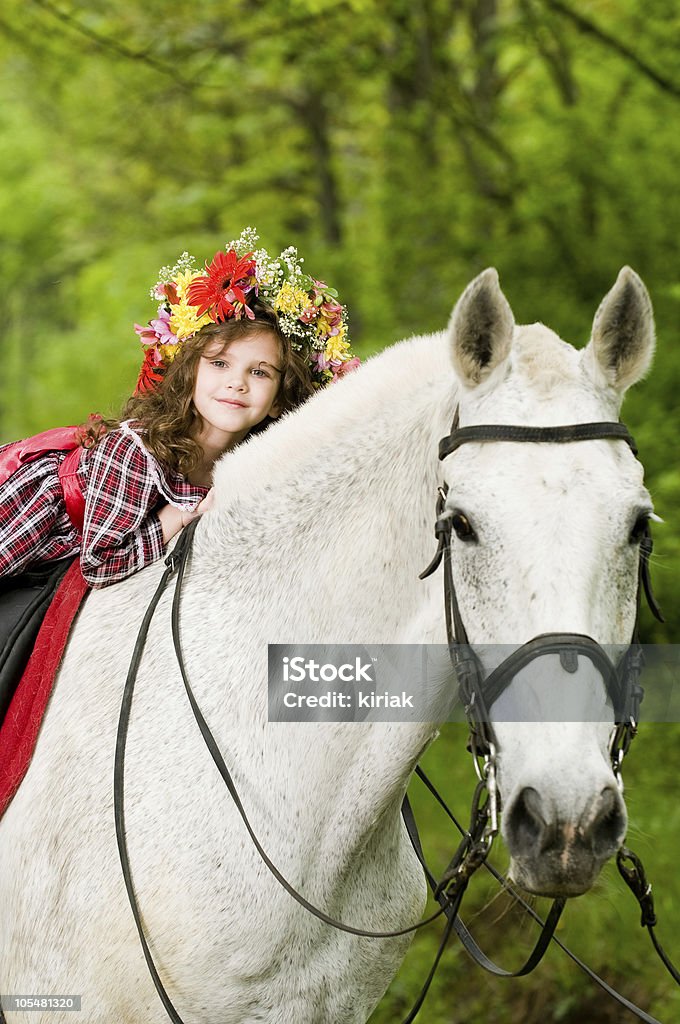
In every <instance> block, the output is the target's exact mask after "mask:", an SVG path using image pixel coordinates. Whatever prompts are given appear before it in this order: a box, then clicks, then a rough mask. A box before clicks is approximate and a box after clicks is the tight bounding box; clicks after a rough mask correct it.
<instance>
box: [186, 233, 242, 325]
mask: <svg viewBox="0 0 680 1024" xmlns="http://www.w3.org/2000/svg"><path fill="white" fill-rule="evenodd" d="M205 269H206V273H205V274H202V275H201V277H197V278H195V279H194V280H193V281H192V282H191V284H190V285H189V291H188V293H187V301H188V302H189V304H190V305H191V306H198V310H197V312H196V316H202V315H203V314H204V313H208V315H209V316H210V318H211V319H212V320H214V321H215V322H217V321H219V320H228V319H229V318H230V317H232V316H234V317H240V316H242V315H243V313H245V315H246V316H247V317H249V318H250V319H252V318H253V316H254V314H253V312H252V310H250V309H249V308H248V306H247V302H246V299H247V295H248V292H250V291H252V289H253V288H254V286H255V283H256V282H255V260H254V259H253V254H252V252H249V253H246V255H245V256H243V257H242V258H241V259H239V258H238V256H237V255H236V253H235V252H234V250H233V249H230V250H229V252H223V251H222V250H220V251H219V252H216V253H215V256H214V257H213V261H212V263H211V264H210V265H209V266H208V265H207V264H206V268H205Z"/></svg>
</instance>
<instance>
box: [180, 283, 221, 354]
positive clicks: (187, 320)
mask: <svg viewBox="0 0 680 1024" xmlns="http://www.w3.org/2000/svg"><path fill="white" fill-rule="evenodd" d="M185 284H186V282H185ZM197 308H198V307H196V306H190V305H189V304H188V302H187V300H186V298H182V299H180V301H179V302H177V303H176V304H175V305H174V306H171V307H170V330H171V331H172V333H173V334H176V335H177V337H178V338H179V340H180V341H184V339H185V338H188V337H189V336H190V335H192V334H195V333H196V331H200V329H201V327H204V326H205V325H206V324H209V323H212V319H211V317H209V316H208V314H207V313H204V314H203V316H199V317H197V316H196V309H197Z"/></svg>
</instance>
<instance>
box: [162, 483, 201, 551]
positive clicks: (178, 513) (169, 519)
mask: <svg viewBox="0 0 680 1024" xmlns="http://www.w3.org/2000/svg"><path fill="white" fill-rule="evenodd" d="M213 504H214V499H213V489H212V487H211V488H210V490H209V491H208V493H207V494H206V496H205V498H203V499H202V500H201V501H200V502H199V503H198V505H197V506H196V508H194V509H192V510H191V511H190V512H183V511H182V510H181V509H179V508H175V507H174V506H173V505H164V506H163V508H162V509H161V510H160V512H159V513H158V518H159V519H160V521H161V529H162V531H163V543H164V544H167V543H168V541H169V540H170V539H171V538H172V537H174V536H175V534H176V533H179V531H180V530H182V529H184V527H185V526H188V525H189V523H191V522H193V520H194V519H198V517H199V516H202V515H203V513H204V512H207V511H208V510H209V509H211V508H212V507H213Z"/></svg>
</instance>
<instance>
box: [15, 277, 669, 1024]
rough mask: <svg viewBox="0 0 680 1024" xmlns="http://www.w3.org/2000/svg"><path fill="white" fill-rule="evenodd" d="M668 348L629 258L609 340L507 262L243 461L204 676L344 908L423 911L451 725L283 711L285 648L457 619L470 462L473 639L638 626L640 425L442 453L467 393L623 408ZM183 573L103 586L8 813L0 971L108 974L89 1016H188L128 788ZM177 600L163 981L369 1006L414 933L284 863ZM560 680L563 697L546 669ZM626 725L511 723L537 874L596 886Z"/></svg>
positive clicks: (503, 742) (162, 675)
mask: <svg viewBox="0 0 680 1024" xmlns="http://www.w3.org/2000/svg"><path fill="white" fill-rule="evenodd" d="M653 344H654V340H653V319H652V312H651V305H650V302H649V297H648V295H647V292H646V290H645V288H644V285H643V284H642V282H641V281H640V280H639V278H638V277H637V276H636V275H635V274H634V273H633V272H632V271H631V270H629V269H627V268H626V269H624V270H623V271H621V273H620V275H619V277H618V279H617V282H616V284H615V285H614V287H613V288H612V290H611V291H610V292H609V294H608V295H607V296H606V298H605V299H604V300H603V303H602V305H601V307H600V309H599V311H598V313H597V316H596V317H595V321H594V326H593V333H592V339H591V341H590V343H589V344H588V346H587V347H586V348H585V349H584V350H583V351H581V352H579V351H576V350H575V349H573V348H572V347H571V346H569V345H567V344H566V343H564V342H562V341H560V339H559V338H558V337H557V336H556V335H555V334H554V333H553V332H552V331H550V330H549V329H548V328H546V327H544V326H542V325H540V324H534V325H532V326H525V327H516V326H515V324H514V320H513V316H512V313H511V310H510V307H509V305H508V303H507V301H506V299H505V297H504V296H503V294H502V292H501V290H500V288H499V285H498V278H497V275H496V273H495V271H491V270H489V271H485V272H484V273H483V274H481V275H480V276H479V277H477V278H476V279H475V280H474V281H473V282H472V283H471V284H470V285H469V287H468V288H467V290H466V291H465V292H464V294H463V295H462V297H461V298H460V300H459V302H458V304H457V305H456V308H455V310H454V313H453V316H452V320H451V324H450V326H449V328H448V330H446V331H443V332H441V333H438V334H434V335H431V336H423V337H415V338H412V339H410V340H408V341H405V342H402V343H400V344H398V345H395V346H394V347H392V348H390V349H388V350H387V351H385V352H383V353H382V354H380V355H378V356H376V357H375V358H373V359H371V360H369V361H368V362H367V363H366V365H365V366H363V367H362V368H361V369H360V370H359V371H358V372H357V373H355V374H354V375H352V376H350V377H348V378H347V379H346V380H344V381H343V382H341V383H340V384H338V385H337V386H335V387H333V388H331V389H330V390H328V391H326V392H323V393H320V394H319V395H317V396H316V397H315V398H313V399H312V400H311V401H310V402H309V403H308V404H307V405H305V406H304V407H302V408H301V409H300V410H299V411H298V412H296V413H295V414H294V415H291V416H289V417H287V418H285V419H284V420H283V421H282V422H281V423H279V424H278V425H276V426H275V427H274V428H272V429H271V430H269V431H268V432H267V433H265V434H264V435H262V436H261V437H256V438H254V439H253V440H251V441H250V442H249V443H248V444H246V445H244V446H242V447H241V448H239V449H238V450H237V451H235V452H234V453H232V454H229V455H228V456H225V457H224V458H223V459H222V460H221V462H220V464H219V465H218V467H217V469H216V474H215V491H216V507H215V509H214V511H212V512H210V513H208V514H206V515H205V516H204V517H203V519H202V520H201V522H200V525H199V528H198V530H197V533H196V536H195V542H194V552H193V555H192V559H191V564H190V569H189V572H188V576H187V580H186V583H185V588H184V596H183V603H182V626H181V628H182V638H183V645H184V651H185V660H186V664H187V666H188V672H189V676H190V679H191V682H192V686H193V688H194V692H195V694H196V696H197V698H198V701H199V703H200V705H201V707H202V709H203V713H204V715H205V717H206V718H207V720H208V722H209V724H210V726H211V728H212V730H213V732H214V734H215V736H216V737H217V740H218V743H219V746H220V749H221V751H222V752H223V756H224V758H225V760H226V762H227V764H228V765H229V767H230V769H231V770H232V772H233V775H234V778H235V781H236V784H237V786H238V788H239V790H240V794H241V799H242V801H243V803H244V805H245V807H246V809H247V813H248V815H249V817H250V820H251V822H252V824H253V826H254V829H255V832H256V833H257V835H258V836H259V838H260V840H261V841H262V843H263V845H264V847H265V849H266V850H267V851H268V853H269V855H270V856H271V857H272V859H273V860H274V862H275V863H276V864H277V865H278V867H279V869H280V870H281V871H282V872H283V874H284V875H285V876H286V877H287V878H288V879H289V880H290V881H291V883H292V884H293V885H295V886H296V888H297V889H298V890H300V891H301V892H302V893H303V894H304V896H305V897H306V898H307V899H308V900H310V901H311V902H313V903H314V904H316V906H318V907H321V908H323V909H324V910H325V911H326V912H327V913H329V914H331V915H333V916H334V917H336V918H339V919H340V920H342V921H344V922H346V923H348V924H351V925H354V926H357V927H363V928H367V929H372V930H389V929H396V928H400V927H403V926H406V925H408V924H411V923H412V922H414V921H417V920H418V919H419V915H420V914H421V911H422V909H423V906H424V902H425V884H424V880H423V874H422V871H421V869H420V867H419V865H418V862H417V860H416V857H415V855H414V852H413V850H412V847H411V844H410V842H409V840H408V838H407V836H406V833H405V829H404V826H403V824H402V820H401V817H400V807H401V802H402V797H403V794H404V791H405V789H406V787H407V785H408V783H409V780H410V778H411V775H412V773H413V770H414V766H415V765H416V762H417V761H418V758H419V757H420V755H421V754H422V753H423V751H424V749H425V748H426V747H427V746H428V745H429V744H430V743H431V742H432V740H433V739H434V738H435V736H436V729H435V727H434V726H433V725H432V724H428V723H423V724H417V723H415V724H414V723H411V724H394V723H382V724H379V723H369V724H352V723H341V724H337V723H336V724H334V723H331V722H328V723H323V724H316V725H310V724H280V723H279V724H273V723H268V720H267V687H266V678H267V644H268V643H273V642H300V643H320V642H334V643H403V642H407V641H408V642H437V643H441V642H445V631H444V612H443V598H442V582H441V569H440V570H439V571H438V572H436V573H435V574H434V575H433V576H432V577H431V578H429V579H427V580H425V581H422V582H421V581H419V580H418V574H419V572H420V571H421V570H422V569H423V567H424V566H425V565H426V564H427V562H428V561H429V559H430V557H431V555H432V549H433V544H434V538H433V533H432V527H433V510H434V501H435V498H436V492H437V486H438V485H439V484H441V483H442V481H446V483H447V484H448V486H449V491H448V506H449V507H455V508H456V509H458V510H461V511H462V512H463V513H464V514H465V516H467V518H468V520H469V521H470V523H471V524H472V527H473V529H474V534H475V538H476V539H475V540H474V541H473V542H472V543H465V542H462V541H459V540H458V539H457V538H455V537H454V542H453V544H454V548H453V572H454V576H455V582H456V587H457V591H458V597H459V602H460V607H461V611H462V615H463V619H464V621H465V623H466V625H467V629H468V633H469V638H470V641H471V642H472V643H509V644H513V645H517V644H520V643H523V642H524V641H526V640H528V639H530V638H531V637H533V636H535V635H537V634H541V633H545V632H555V631H570V632H575V633H583V634H587V635H589V636H591V637H593V638H594V639H595V640H597V641H598V642H600V643H602V644H609V643H626V642H628V641H629V639H630V634H631V630H632V626H633V622H634V619H635V598H636V583H637V559H638V551H637V547H636V545H635V543H634V542H631V533H632V531H633V527H634V524H635V523H636V521H638V520H639V519H640V517H641V516H642V517H644V516H646V515H648V514H649V512H650V510H651V502H650V498H649V495H648V493H647V492H646V491H645V489H644V487H643V483H642V468H641V466H640V465H639V463H638V462H636V460H635V459H634V457H633V455H632V454H631V452H630V451H629V449H628V446H627V445H625V444H622V443H621V442H620V441H615V440H591V441H587V442H580V443H578V444H559V445H552V444H546V445H536V444H512V443H502V444H494V443H490V444H474V443H471V444H468V445H466V446H465V447H463V448H461V449H460V451H457V452H455V453H454V454H452V455H451V456H449V457H448V458H446V459H445V460H444V461H443V463H439V462H438V458H437V443H438V441H439V439H440V437H442V435H445V434H447V433H448V431H449V427H450V424H451V419H452V415H453V413H454V410H455V408H456V407H459V410H460V423H461V425H468V424H476V423H483V422H492V423H504V424H505V423H507V424H529V425H534V426H545V425H555V424H565V423H576V422H588V421H595V420H615V419H617V417H618V412H619V407H620V403H621V400H622V396H623V393H624V391H625V390H626V389H627V388H628V387H629V386H630V385H631V384H633V383H634V382H635V381H637V380H638V379H639V378H640V377H641V376H642V374H644V373H645V371H646V370H647V369H648V366H649V364H650V361H651V357H652V351H653ZM161 569H162V566H161V565H156V566H154V567H151V568H149V569H148V570H145V571H144V572H142V573H140V574H138V575H136V576H134V577H132V578H131V579H129V580H127V581H125V582H123V583H121V584H120V585H118V586H115V587H110V588H109V589H105V590H102V591H98V592H95V593H93V594H91V596H90V597H89V598H88V600H87V603H86V605H85V607H84V609H83V610H82V612H81V615H80V618H79V620H78V622H77V625H76V628H75V630H74V633H73V637H72V639H71V641H70V643H69V645H68V650H67V653H66V656H65V659H64V662H63V665H62V668H61V671H60V673H59V678H58V680H57V683H56V689H55V692H54V694H53V697H52V700H51V703H50V705H49V709H48V712H47V716H46V719H45V722H44V725H43V728H42V732H41V735H40V740H39V743H38V747H37V750H36V753H35V756H34V759H33V762H32V764H31V767H30V769H29V772H28V774H27V776H26V779H25V781H24V782H23V784H22V786H21V788H20V790H19V792H18V794H17V796H16V797H15V799H14V801H13V803H12V804H11V805H10V807H9V809H8V811H7V813H6V815H5V817H4V819H3V820H2V822H1V824H0V906H1V907H2V911H1V914H0V928H1V930H2V931H1V936H0V991H2V992H4V993H16V994H27V993H42V994H48V995H50V994H53V995H55V994H64V993H69V994H80V995H82V1006H83V1010H82V1017H81V1019H82V1020H84V1021H87V1022H88V1024H112V1022H113V1021H116V1022H117V1024H133V1022H134V1024H162V1022H164V1021H166V1020H167V1017H166V1013H165V1011H164V1009H163V1007H162V1005H161V1003H160V1001H159V999H158V996H157V994H156V992H155V990H154V988H153V985H152V982H151V980H150V977H149V974H148V972H147V969H146V966H145V963H144V960H143V957H142V952H141V948H140V944H139V940H138V937H137V934H136V932H135V929H134V925H133V920H132V916H131V912H130V907H129V905H128V900H127V896H126V893H125V889H124V886H123V881H122V877H121V870H120V864H119V860H118V854H117V850H116V841H115V836H114V821H113V800H112V774H113V758H114V740H115V731H116V724H117V716H118V710H119V704H120V699H121V691H122V685H123V680H124V677H125V672H126V667H127V664H128V661H129V658H130V654H131V649H132V646H133V641H134V636H135V634H136V630H137V625H138V622H139V619H140V617H141V614H142V610H143V608H144V607H145V606H146V604H147V602H148V599H149V597H150V595H151V593H152V592H153V590H154V588H155V586H156V584H157V580H158V578H159V575H160V573H161ZM169 608H170V597H169V596H167V595H166V597H165V598H164V599H163V600H162V602H161V604H160V606H159V609H158V611H157V613H156V616H155V618H154V621H153V623H152V628H151V632H150V636H149V640H148V644H147V649H146V653H145V655H144V658H143V662H142V665H141V669H140V672H139V678H138V683H137V690H136V694H135V700H134V705H133V712H132V720H131V726H130V734H129V739H128V747H127V758H126V768H125V778H126V806H127V831H128V844H129V850H130V861H131V867H132V874H133V877H134V882H135V887H136V891H137V894H138V898H139V903H140V906H141V912H142V915H143V920H144V925H145V929H146V932H147V934H148V936H149V940H150V945H151V949H152V952H153V954H154V957H155V961H156V963H157V966H158V969H159V972H160V975H161V978H162V979H163V982H164V984H165V986H166V988H167V990H168V992H169V994H170V997H171V998H172V1000H173V1001H174V1003H175V1006H176V1007H177V1009H178V1011H179V1013H180V1014H181V1015H182V1017H183V1019H184V1020H185V1021H186V1022H187V1024H197V1022H201V1024H218V1022H219V1024H255V1022H267V1024H275V1022H276V1024H359V1022H364V1021H366V1019H367V1018H368V1017H369V1015H370V1013H371V1011H372V1009H373V1008H374V1007H375V1005H376V1004H377V1002H378V1001H379V999H380V997H381V996H382V995H383V993H384V992H385V989H386V988H387V986H388V984H389V982H390V980H391V979H392V977H393V976H394V974H395V972H396V970H397V968H398V966H399V964H400V962H401V961H402V959H403V957H404V955H405V952H406V949H407V947H408V944H409V938H408V937H406V938H402V939H382V940H379V939H369V938H357V937H354V936H351V935H348V934H345V933H342V932H339V931H337V930H335V929H333V928H331V927H328V926H327V925H325V924H322V923H321V922H320V921H318V920H317V919H316V918H314V917H312V916H311V915H310V914H308V913H307V912H306V911H305V910H303V909H302V908H301V907H300V906H298V905H297V904H296V903H295V902H293V900H292V899H291V898H290V896H289V895H288V894H287V893H286V892H285V891H284V890H283V889H282V888H281V886H280V885H279V884H278V883H277V882H276V881H275V880H274V879H273V878H272V876H271V874H270V873H269V872H268V871H267V869H266V867H265V866H264V864H263V863H262V861H261V859H260V858H259V856H258V854H257V853H256V851H255V849H254V847H253V844H252V842H251V841H250V839H249V838H248V835H247V833H246V831H245V828H244V826H243V823H242V821H241V819H240V818H239V817H238V815H237V813H236V811H235V808H234V805H233V803H232V801H231V799H230V797H229V796H228V794H227V792H226V790H225V788H224V786H223V784H222V781H221V779H220V778H219V776H218V773H217V771H216V770H215V767H214V764H213V762H212V760H211V758H210V756H209V754H208V752H207V750H206V748H205V746H204V744H203V742H202V740H201V738H200V736H199V733H198V730H197V728H196V724H195V721H194V719H193V717H192V714H191V711H190V709H189V706H188V703H187V699H186V694H185V692H184V688H183V685H182V682H181V679H180V676H179V673H178V668H177V664H176V660H175V655H174V653H173V648H172V642H171V637H170V624H169ZM585 662H586V659H580V660H579V665H580V668H579V669H578V671H577V673H576V674H575V675H569V676H568V677H567V676H565V677H564V678H560V679H554V680H552V683H551V680H549V679H548V680H544V686H543V689H545V688H549V687H550V686H551V685H553V684H554V685H563V684H564V683H565V680H568V685H569V686H570V687H571V688H572V690H573V691H575V692H579V693H581V694H582V700H583V703H584V707H585V706H586V704H587V702H588V701H589V700H590V699H591V698H590V692H591V690H592V689H593V687H594V688H595V689H597V690H598V697H599V699H600V700H601V702H602V701H603V700H604V697H603V692H602V689H603V688H602V681H601V679H600V678H599V677H596V676H595V675H594V674H593V673H592V672H591V671H589V668H588V666H587V665H586V664H585ZM511 689H512V688H511ZM503 699H504V698H501V699H500V700H499V702H498V710H497V715H498V717H500V718H502V710H503V708H502V705H503ZM532 699H533V700H535V701H537V702H539V703H540V700H541V687H539V686H536V692H535V693H534V694H533V698H532ZM583 717H584V718H586V717H587V715H585V714H584V716H583ZM610 732H611V721H610V722H609V723H607V722H587V721H586V722H581V723H580V724H569V723H564V722H563V723H561V724H553V725H550V724H549V723H547V724H543V725H540V726H536V725H534V726H530V725H518V724H514V725H511V724H507V723H506V724H504V723H503V722H502V721H498V722H497V723H496V734H497V737H498V739H499V745H500V750H499V780H500V787H501V792H502V798H503V807H504V816H503V818H504V824H503V835H504V838H505V841H506V843H507V845H508V847H509V849H510V851H511V854H512V871H513V873H514V876H515V877H516V878H517V879H519V880H520V881H521V883H522V884H523V885H524V886H525V887H526V888H527V889H528V890H533V891H540V892H552V893H554V894H566V895H572V894H574V893H578V892H582V891H584V890H585V889H587V888H588V887H589V886H590V884H591V883H592V881H593V879H594V878H595V876H596V874H597V872H598V871H599V868H600V866H601V865H602V863H603V862H604V861H605V860H606V859H607V857H609V856H611V855H612V853H613V852H614V851H615V850H616V848H617V847H618V845H619V844H620V843H621V841H622V839H623V836H624V832H625V827H626V816H625V808H624V805H623V801H622V799H621V797H620V795H619V792H618V789H617V786H616V782H615V778H614V775H613V773H612V770H611V767H610V762H609V757H608V742H609V737H610ZM548 828H551V829H552V830H553V841H552V854H553V855H552V856H549V857H547V858H546V857H544V856H543V855H542V854H541V846H545V835H544V834H543V833H544V831H545V830H546V829H548ZM72 1018H73V1014H69V1013H66V1012H63V1013H59V1012H53V1013H51V1014H50V1017H49V1019H50V1021H52V1022H54V1024H72ZM7 1019H8V1022H9V1024H15V1022H19V1021H30V1022H34V1021H35V1020H36V1019H37V1018H36V1016H35V1015H33V1016H31V1014H29V1013H23V1012H10V1013H9V1014H7ZM40 1019H42V1017H41V1018H40Z"/></svg>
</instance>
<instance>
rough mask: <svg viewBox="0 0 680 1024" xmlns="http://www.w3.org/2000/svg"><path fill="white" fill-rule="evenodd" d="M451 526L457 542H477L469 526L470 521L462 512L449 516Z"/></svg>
mask: <svg viewBox="0 0 680 1024" xmlns="http://www.w3.org/2000/svg"><path fill="white" fill-rule="evenodd" d="M451 526H452V527H453V529H454V530H455V531H456V537H458V540H465V541H470V540H477V535H476V534H475V531H474V530H473V529H472V526H471V525H470V520H469V519H468V517H467V516H464V515H463V513H462V512H454V513H453V515H452V516H451Z"/></svg>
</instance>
